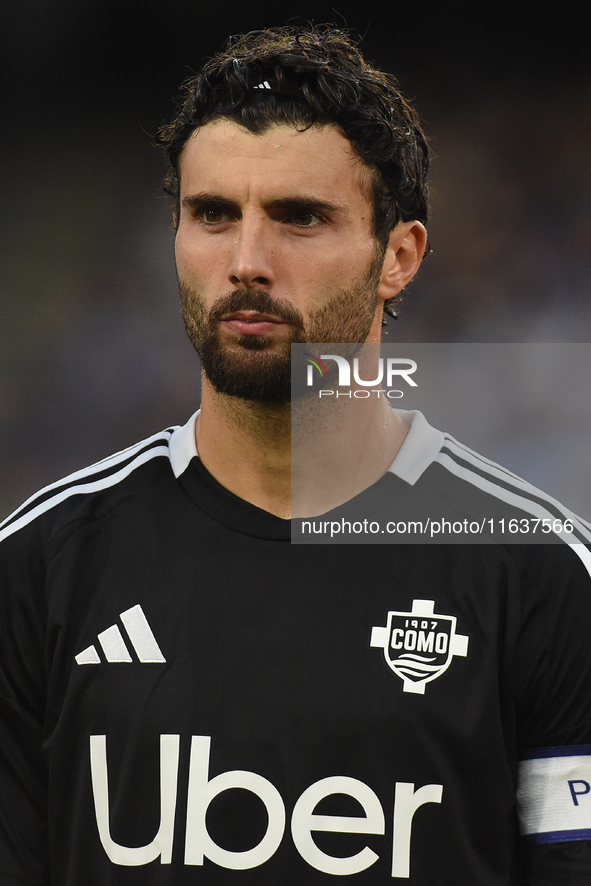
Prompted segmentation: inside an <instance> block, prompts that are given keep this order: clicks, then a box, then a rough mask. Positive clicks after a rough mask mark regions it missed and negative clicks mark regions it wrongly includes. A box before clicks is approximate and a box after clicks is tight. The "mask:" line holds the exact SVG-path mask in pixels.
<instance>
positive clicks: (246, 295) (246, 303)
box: [208, 289, 304, 330]
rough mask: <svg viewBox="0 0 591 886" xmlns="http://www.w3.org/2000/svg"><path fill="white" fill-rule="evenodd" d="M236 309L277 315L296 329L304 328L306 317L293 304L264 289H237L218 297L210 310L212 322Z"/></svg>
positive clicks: (271, 315)
mask: <svg viewBox="0 0 591 886" xmlns="http://www.w3.org/2000/svg"><path fill="white" fill-rule="evenodd" d="M235 311H256V312H257V313H260V314H268V315H269V316H270V317H277V319H278V320H281V321H282V322H283V323H289V324H290V325H291V326H294V327H295V328H296V329H301V330H303V329H304V318H303V317H302V315H301V313H300V312H299V311H298V309H297V308H295V307H294V306H293V305H292V304H290V303H289V302H287V301H284V300H283V299H277V298H272V296H270V295H269V293H268V292H265V290H264V289H235V290H234V292H230V293H228V295H223V296H221V298H218V299H217V300H216V301H215V302H214V303H213V305H212V306H211V308H210V310H209V312H208V319H209V321H210V322H211V323H215V322H216V321H217V320H221V319H222V317H224V316H225V315H226V314H233V313H234V312H235Z"/></svg>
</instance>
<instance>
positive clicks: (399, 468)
mask: <svg viewBox="0 0 591 886" xmlns="http://www.w3.org/2000/svg"><path fill="white" fill-rule="evenodd" d="M400 414H401V416H402V417H403V418H404V419H405V421H407V423H408V424H409V425H410V431H409V433H408V435H407V437H406V440H405V442H404V444H403V446H402V448H401V450H400V452H399V454H398V456H397V457H396V459H395V460H394V462H393V464H392V465H391V466H390V469H389V470H390V472H391V473H393V474H396V475H397V476H399V477H400V478H401V479H403V480H405V481H406V482H407V483H409V484H410V485H411V486H412V487H413V490H414V491H415V493H416V495H417V496H420V497H421V498H422V499H423V500H424V501H425V507H426V508H428V509H429V510H432V511H433V513H432V516H433V518H436V517H438V516H445V517H447V518H448V519H449V518H453V516H454V515H455V516H456V517H457V519H462V520H466V519H467V520H469V521H475V524H474V528H475V529H476V528H477V527H476V523H477V524H478V526H480V527H481V531H480V533H476V536H475V537H474V538H472V537H470V538H469V539H467V540H469V541H471V542H474V543H476V542H478V540H479V536H480V535H481V534H484V530H486V532H489V530H490V534H491V535H493V536H495V537H496V538H495V539H492V538H491V539H488V540H497V541H499V542H500V543H507V544H508V545H510V546H511V547H516V546H520V545H524V546H532V545H533V546H534V548H536V549H537V550H538V552H539V553H541V548H540V545H543V547H548V546H550V547H553V548H554V547H558V548H561V547H563V545H561V544H560V542H563V543H564V545H566V547H570V548H574V549H576V551H575V553H577V555H578V559H579V560H581V561H582V562H583V563H584V564H586V566H587V569H589V570H590V571H591V555H589V552H588V550H587V547H585V546H588V545H589V544H591V523H589V522H588V521H587V520H585V519H583V518H581V517H579V516H578V515H577V514H575V513H574V512H573V511H572V510H570V509H569V508H568V507H566V506H564V505H563V504H562V503H561V502H559V501H558V500H557V499H555V498H554V497H553V496H551V495H549V494H548V493H546V492H544V491H543V490H541V489H539V488H537V487H536V486H534V485H533V484H531V483H529V482H528V481H526V480H524V479H523V478H521V477H519V476H518V475H517V474H514V473H513V472H512V471H509V470H507V469H506V468H504V467H503V466H501V465H499V464H497V463H496V462H494V461H492V460H491V459H488V458H486V457H485V456H482V455H480V454H479V453H478V452H475V451H474V450H473V449H470V448H469V447H468V446H465V445H464V444H463V443H460V442H459V441H458V440H456V439H455V438H454V437H452V436H451V435H450V434H447V433H444V432H442V431H438V430H436V429H435V428H432V427H431V426H430V425H429V424H428V422H427V421H426V419H425V418H424V416H423V415H422V414H421V413H406V414H404V413H400ZM439 512H441V514H440V513H439ZM501 530H502V531H501ZM499 533H501V536H502V537H501V536H499ZM547 542H552V544H551V545H548V544H547ZM556 542H558V543H559V544H558V545H556V544H555V543H556ZM558 556H559V557H560V556H561V555H558Z"/></svg>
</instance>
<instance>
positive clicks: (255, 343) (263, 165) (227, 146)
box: [176, 120, 383, 401]
mask: <svg viewBox="0 0 591 886" xmlns="http://www.w3.org/2000/svg"><path fill="white" fill-rule="evenodd" d="M180 172H181V176H180V178H181V195H180V215H179V223H178V231H177V236H176V262H177V271H178V277H179V285H180V291H181V301H182V307H183V317H184V321H185V325H186V328H187V331H188V333H189V336H190V338H191V341H192V342H193V344H194V346H195V348H196V349H197V351H198V352H199V354H200V356H201V361H202V364H203V368H204V371H205V375H206V377H207V379H208V380H209V382H210V383H211V384H212V385H213V387H214V388H215V389H216V390H218V391H221V392H222V393H226V394H231V395H234V396H238V397H242V398H244V399H254V400H270V401H286V400H289V387H290V345H291V343H292V342H311V343H314V342H364V341H366V340H368V339H369V340H375V341H379V334H380V326H381V314H382V310H381V305H379V304H378V295H377V293H378V286H379V281H380V272H381V266H382V262H383V250H381V249H380V248H379V247H378V245H377V244H376V241H375V239H374V238H373V236H372V208H371V202H370V193H371V192H370V184H369V173H368V170H367V168H366V167H365V166H364V165H363V163H362V162H361V161H360V160H359V158H358V157H357V155H356V154H355V152H354V150H353V149H352V147H351V145H350V143H349V141H348V140H347V139H346V138H345V137H344V136H343V135H342V134H341V133H340V132H339V130H338V129H337V128H336V127H333V126H324V127H321V128H319V127H315V128H311V129H307V130H306V131H304V132H298V131H297V130H296V129H295V128H293V127H291V126H285V125H281V126H274V127H273V128H272V129H270V130H269V131H268V132H267V133H265V134H264V135H254V134H253V133H251V132H249V131H248V130H246V129H244V128H243V127H241V126H239V125H238V124H235V123H233V122H231V121H227V120H218V121H214V122H213V123H209V124H207V125H206V126H204V127H202V128H201V129H199V130H196V131H195V133H194V134H193V135H192V136H191V138H190V139H189V141H188V143H187V145H186V147H185V149H184V152H183V155H182V159H181V170H180Z"/></svg>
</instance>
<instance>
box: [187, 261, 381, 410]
mask: <svg viewBox="0 0 591 886" xmlns="http://www.w3.org/2000/svg"><path fill="white" fill-rule="evenodd" d="M383 260H384V253H383V250H381V249H379V248H376V252H375V254H374V257H373V259H372V262H371V264H370V267H369V269H368V271H367V273H366V274H365V275H364V277H363V279H362V280H359V281H357V283H355V284H354V285H353V286H352V287H351V288H349V289H342V290H338V291H336V292H333V293H332V295H330V296H329V297H328V298H327V299H326V301H325V302H324V303H323V304H322V305H320V306H319V307H318V308H317V309H316V310H315V311H313V312H312V313H311V314H310V319H309V321H308V322H307V323H304V319H303V317H302V315H301V313H300V312H299V311H298V309H297V308H295V307H294V306H293V305H292V304H290V303H289V302H287V301H284V300H282V299H276V298H273V297H272V296H270V295H269V293H268V292H266V291H265V290H263V289H237V290H235V291H234V292H231V293H229V294H228V295H225V296H222V297H221V298H219V299H217V301H216V302H214V304H213V305H212V307H211V308H210V309H209V311H207V310H206V309H205V305H204V300H203V297H202V296H201V295H200V293H199V292H198V291H197V290H196V289H194V288H192V287H191V286H190V285H189V284H188V283H186V282H185V281H183V280H180V279H179V290H180V295H181V306H182V312H183V320H184V323H185V329H186V330H187V334H188V336H189V338H190V340H191V342H192V344H193V347H194V348H195V350H196V351H197V353H198V354H199V357H200V358H201V365H202V367H203V371H204V373H205V376H206V378H207V379H208V381H209V382H210V384H211V385H212V386H213V388H214V389H215V390H216V391H218V392H219V393H221V394H227V395H228V396H232V397H239V398H240V399H242V400H256V401H259V402H267V403H288V402H289V401H290V399H291V345H292V344H304V343H310V344H315V343H327V342H335V343H336V342H339V343H344V344H353V343H362V342H365V340H366V339H367V336H368V335H369V331H370V329H371V326H372V324H373V321H374V317H375V311H376V305H377V298H378V295H377V290H378V284H379V280H380V272H381V269H382V264H383ZM245 310H251V311H257V312H258V313H261V314H268V315H270V316H272V317H277V318H278V319H279V320H281V321H282V322H283V323H287V324H289V326H290V328H291V331H290V335H289V336H283V337H282V338H281V339H280V340H273V338H272V337H271V336H267V335H241V336H238V337H235V338H233V340H232V341H231V342H227V341H224V340H223V336H222V335H221V332H220V326H219V322H220V320H221V319H222V317H224V316H226V315H228V314H231V313H234V312H236V311H245Z"/></svg>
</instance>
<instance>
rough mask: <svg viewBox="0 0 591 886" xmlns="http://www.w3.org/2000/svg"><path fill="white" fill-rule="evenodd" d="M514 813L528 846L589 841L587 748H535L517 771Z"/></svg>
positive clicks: (590, 756) (590, 757) (590, 762)
mask: <svg viewBox="0 0 591 886" xmlns="http://www.w3.org/2000/svg"><path fill="white" fill-rule="evenodd" d="M517 812H518V817H519V826H520V830H521V834H522V836H523V837H524V839H525V840H527V841H528V842H530V843H560V842H567V841H571V840H590V839H591V745H570V746H567V747H552V748H535V749H533V750H530V751H526V753H525V754H524V755H523V757H522V759H521V761H520V763H519V769H518V778H517Z"/></svg>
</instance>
